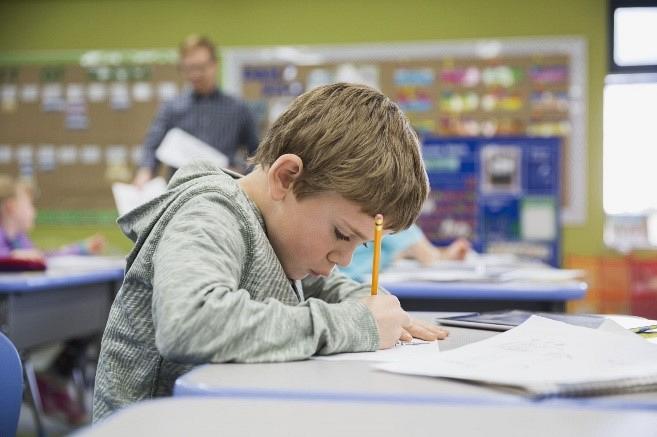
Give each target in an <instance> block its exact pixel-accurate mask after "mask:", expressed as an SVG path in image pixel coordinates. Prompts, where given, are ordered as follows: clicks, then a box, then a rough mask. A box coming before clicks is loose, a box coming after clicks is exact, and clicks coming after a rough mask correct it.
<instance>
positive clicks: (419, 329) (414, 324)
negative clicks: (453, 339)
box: [399, 319, 449, 341]
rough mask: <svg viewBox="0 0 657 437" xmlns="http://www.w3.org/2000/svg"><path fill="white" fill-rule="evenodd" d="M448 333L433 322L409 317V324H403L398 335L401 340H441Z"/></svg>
mask: <svg viewBox="0 0 657 437" xmlns="http://www.w3.org/2000/svg"><path fill="white" fill-rule="evenodd" d="M448 335H449V332H448V331H447V330H445V329H443V328H441V327H439V326H436V325H434V324H433V323H429V322H425V321H424V320H418V319H411V321H410V324H409V325H407V326H404V330H403V331H402V335H401V336H400V337H399V339H400V340H401V341H411V340H412V339H413V338H419V339H420V340H426V341H434V340H443V339H444V338H445V337H447V336H448Z"/></svg>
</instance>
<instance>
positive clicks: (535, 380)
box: [376, 316, 657, 398]
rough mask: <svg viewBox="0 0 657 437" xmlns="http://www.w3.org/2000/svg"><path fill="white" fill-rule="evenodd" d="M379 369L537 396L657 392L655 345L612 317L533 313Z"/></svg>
mask: <svg viewBox="0 0 657 437" xmlns="http://www.w3.org/2000/svg"><path fill="white" fill-rule="evenodd" d="M376 367H377V368H379V369H382V370H385V371H388V372H394V373H404V374H411V375H425V376H432V377H441V378H450V379H455V380H461V381H467V382H471V383H473V382H474V383H479V384H482V385H490V386H494V387H498V388H504V389H513V390H516V391H520V392H522V393H525V394H528V395H530V396H532V397H536V398H543V397H551V396H593V395H602V394H612V393H627V392H636V391H652V390H656V391H657V346H655V345H654V344H651V343H649V342H647V341H646V340H645V339H643V338H642V337H640V336H638V335H636V334H633V333H631V332H628V331H627V330H626V329H624V328H622V327H620V326H619V325H617V324H615V323H614V322H612V321H606V322H604V323H603V324H602V325H601V326H600V327H599V328H598V329H592V328H585V327H580V326H574V325H570V324H567V323H563V322H559V321H556V320H551V319H546V318H543V317H538V316H532V317H530V318H529V319H528V320H527V321H526V322H524V323H523V324H521V325H520V326H518V327H516V328H513V329H511V330H509V331H506V332H504V333H501V334H499V335H496V336H494V337H491V338H488V339H486V340H482V341H479V342H476V343H472V344H469V345H466V346H463V347H460V348H458V349H453V350H449V351H446V352H442V353H441V354H440V355H439V356H436V357H432V358H431V359H420V360H414V361H409V362H399V363H385V364H378V365H376Z"/></svg>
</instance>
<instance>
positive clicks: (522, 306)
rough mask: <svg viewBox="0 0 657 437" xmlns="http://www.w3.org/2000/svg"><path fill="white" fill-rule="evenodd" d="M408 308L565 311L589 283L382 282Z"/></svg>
mask: <svg viewBox="0 0 657 437" xmlns="http://www.w3.org/2000/svg"><path fill="white" fill-rule="evenodd" d="M381 286H382V287H383V288H385V289H386V290H388V291H390V292H391V293H392V294H394V295H395V296H397V297H398V298H399V301H400V302H401V304H402V306H403V307H404V309H405V310H407V311H479V312H481V311H497V310H509V309H519V310H528V311H537V312H563V311H565V307H566V302H567V301H569V300H575V299H582V298H584V296H585V295H586V290H587V284H586V283H585V282H581V281H567V282H429V281H426V282H382V283H381Z"/></svg>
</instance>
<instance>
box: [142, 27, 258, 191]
mask: <svg viewBox="0 0 657 437" xmlns="http://www.w3.org/2000/svg"><path fill="white" fill-rule="evenodd" d="M180 71H181V73H182V75H183V77H184V78H185V80H186V81H187V82H189V84H190V85H191V89H189V90H186V91H184V92H183V93H181V94H180V95H178V96H177V97H176V98H174V99H172V100H170V101H168V102H165V103H164V104H163V105H162V106H161V108H160V110H159V112H158V114H157V116H156V117H155V120H154V121H153V123H152V125H151V128H150V130H149V132H148V135H147V136H146V140H145V141H144V147H143V157H142V161H141V165H140V168H139V169H138V170H137V174H136V176H135V179H134V184H135V185H137V186H140V187H141V186H142V185H143V184H144V183H146V182H148V181H149V180H150V179H151V178H152V177H153V176H154V174H155V173H156V170H157V168H158V165H159V162H158V161H157V159H156V158H155V150H156V149H157V148H158V146H159V145H160V143H161V142H162V139H163V138H164V136H165V135H166V133H167V132H168V131H169V130H170V129H172V128H176V127H177V128H180V129H182V130H184V131H186V132H187V133H189V134H191V135H193V136H195V137H197V138H198V139H200V140H201V141H204V142H206V143H207V144H209V145H210V146H212V147H214V148H216V149H217V150H218V151H220V152H221V153H223V154H224V155H226V156H227V157H228V159H229V166H230V167H231V168H232V169H235V170H238V171H243V170H245V168H246V165H245V156H246V155H247V154H248V155H250V154H252V153H253V152H255V149H256V148H257V147H258V136H257V134H256V127H255V122H254V120H253V116H252V114H251V112H250V111H249V109H248V108H247V106H246V105H245V104H244V102H241V101H239V100H237V99H235V98H233V97H230V96H228V95H226V94H224V93H222V92H221V91H220V90H219V88H218V87H217V56H216V50H215V46H214V44H213V43H212V41H210V40H209V39H208V38H206V37H204V36H199V35H191V36H189V37H187V38H186V39H185V40H184V41H183V42H182V44H180Z"/></svg>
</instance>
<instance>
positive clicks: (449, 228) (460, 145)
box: [417, 137, 561, 267]
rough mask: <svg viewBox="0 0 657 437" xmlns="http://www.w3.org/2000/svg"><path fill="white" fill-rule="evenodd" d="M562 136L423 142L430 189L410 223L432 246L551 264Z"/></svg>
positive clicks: (557, 229) (556, 238) (556, 261)
mask: <svg viewBox="0 0 657 437" xmlns="http://www.w3.org/2000/svg"><path fill="white" fill-rule="evenodd" d="M560 143H561V139H560V138H558V137H552V138H530V137H516V138H505V137H496V138H480V137H479V138H459V137H453V138H445V137H437V138H431V137H426V138H425V139H424V144H423V155H424V159H425V163H426V166H427V173H428V175H429V183H430V184H431V192H430V194H429V199H428V200H427V202H426V203H425V205H424V207H423V209H422V212H421V214H420V217H419V218H418V221H417V224H418V225H419V226H420V227H421V228H422V230H423V231H424V233H425V234H426V235H427V237H428V238H429V239H430V240H431V241H432V242H434V243H436V244H439V245H444V244H448V243H450V242H451V241H453V240H454V239H456V238H459V237H463V238H467V239H468V240H470V241H471V242H472V244H473V246H474V248H475V250H477V251H478V252H483V253H509V254H514V255H519V256H525V257H530V258H535V259H540V260H542V261H544V262H546V263H549V264H552V265H553V266H556V267H558V266H559V265H560V254H561V243H560V241H561V226H560V223H559V209H560V205H559V204H560V202H559V192H560V183H559V181H560V177H559V167H560V165H559V162H560V159H559V156H560Z"/></svg>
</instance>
